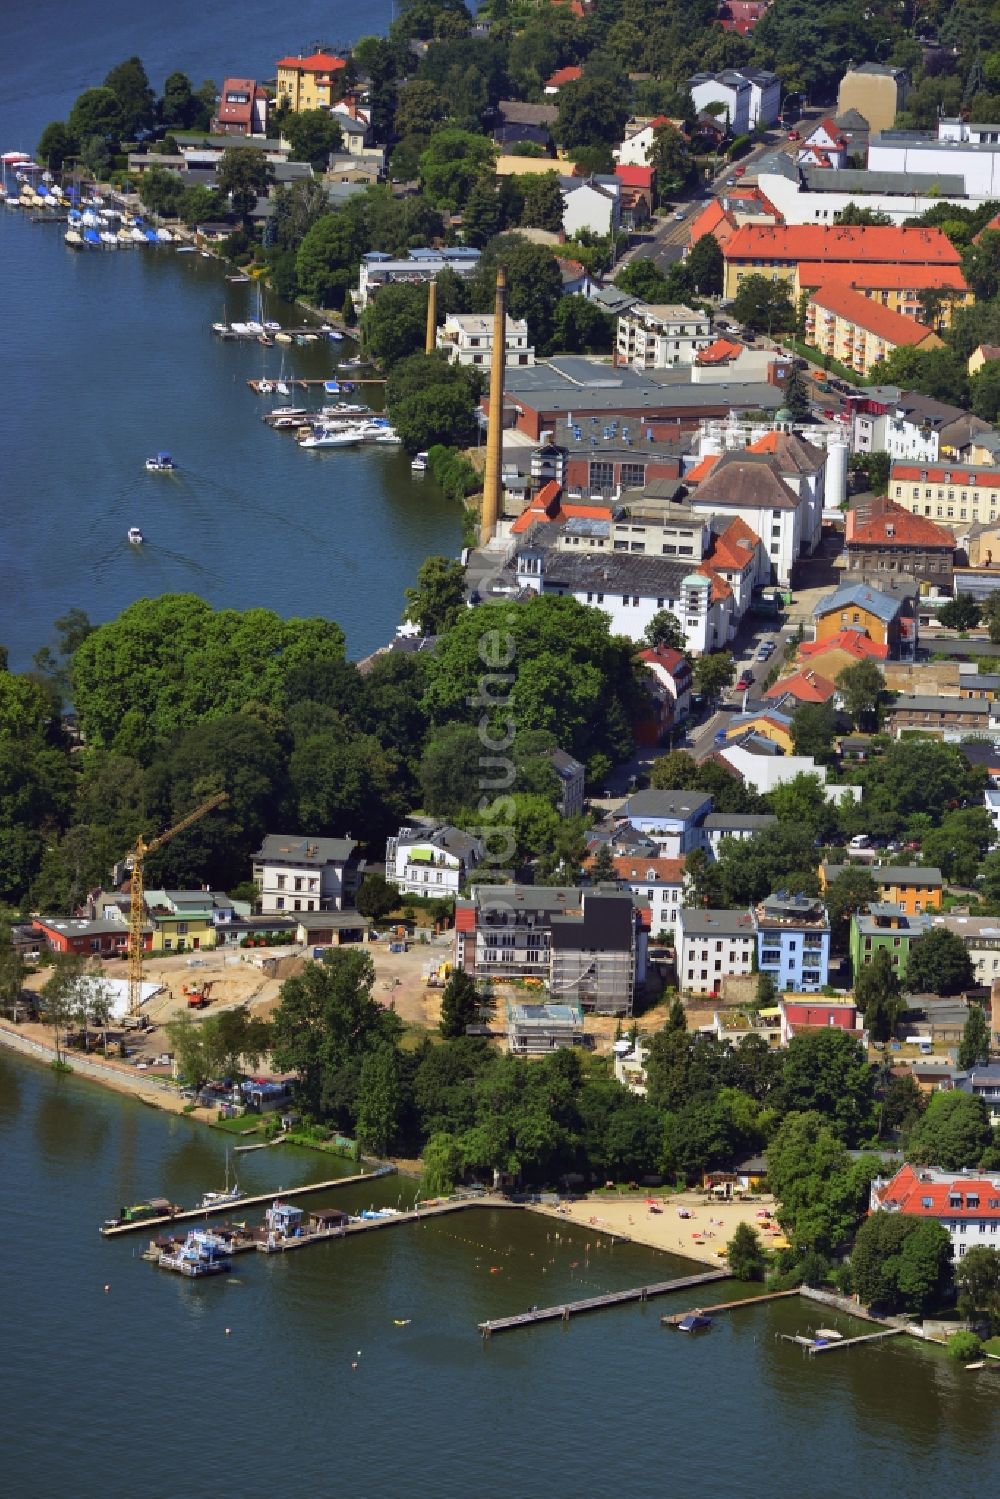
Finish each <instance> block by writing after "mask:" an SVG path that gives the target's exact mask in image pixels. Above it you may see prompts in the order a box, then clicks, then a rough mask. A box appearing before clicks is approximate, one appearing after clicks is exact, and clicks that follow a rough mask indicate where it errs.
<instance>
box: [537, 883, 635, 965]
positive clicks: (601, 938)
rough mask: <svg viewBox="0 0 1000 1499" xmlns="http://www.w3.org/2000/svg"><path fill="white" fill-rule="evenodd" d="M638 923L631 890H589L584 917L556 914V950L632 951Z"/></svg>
mask: <svg viewBox="0 0 1000 1499" xmlns="http://www.w3.org/2000/svg"><path fill="white" fill-rule="evenodd" d="M634 926H635V900H634V898H633V896H632V892H631V891H630V890H609V889H605V888H603V887H601V888H600V889H598V890H587V891H585V892H584V896H583V916H582V918H581V917H580V916H576V915H573V914H571V913H570V912H566V913H560V914H557V915H555V916H553V917H552V947H553V949H554V950H555V951H559V950H560V949H562V950H563V951H567V950H568V951H571V952H578V951H580V950H595V951H601V952H628V950H629V949H630V948H631V946H632V933H633V929H634Z"/></svg>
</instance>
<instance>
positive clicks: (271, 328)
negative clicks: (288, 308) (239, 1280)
mask: <svg viewBox="0 0 1000 1499" xmlns="http://www.w3.org/2000/svg"><path fill="white" fill-rule="evenodd" d="M264 327H265V328H266V329H267V331H268V333H280V332H281V324H280V323H273V322H271V323H265V324H264Z"/></svg>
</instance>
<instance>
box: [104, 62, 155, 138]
mask: <svg viewBox="0 0 1000 1499" xmlns="http://www.w3.org/2000/svg"><path fill="white" fill-rule="evenodd" d="M104 87H105V88H106V89H110V90H111V92H112V93H113V94H114V96H115V98H116V99H117V100H118V103H119V105H120V106H121V112H122V133H123V134H124V135H125V136H126V137H128V138H129V139H134V137H135V136H136V134H137V132H138V131H140V130H148V129H149V128H150V127H151V126H152V125H153V124H154V123H155V121H156V95H155V94H154V93H153V90H152V89H151V88H150V86H149V78H148V77H147V74H146V69H145V68H144V67H143V65H142V61H141V59H140V58H138V57H128V58H126V59H125V61H124V62H120V63H119V64H118V66H117V67H116V68H112V69H111V72H110V73H109V74H108V76H107V78H105V80H104Z"/></svg>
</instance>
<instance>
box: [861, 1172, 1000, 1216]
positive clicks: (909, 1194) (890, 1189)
mask: <svg viewBox="0 0 1000 1499" xmlns="http://www.w3.org/2000/svg"><path fill="white" fill-rule="evenodd" d="M970 1194H971V1195H972V1197H973V1198H977V1199H978V1202H977V1205H976V1206H975V1207H970V1206H969V1196H970ZM953 1196H954V1197H955V1198H956V1199H957V1200H956V1202H955V1203H954V1204H953V1203H952V1201H951V1199H952V1197H953ZM877 1200H878V1203H879V1206H880V1207H888V1208H892V1209H895V1211H896V1212H899V1213H905V1214H906V1216H907V1217H908V1218H911V1217H912V1218H948V1219H960V1220H967V1219H970V1218H971V1219H979V1218H986V1219H990V1220H992V1221H993V1222H997V1221H998V1220H1000V1191H998V1190H997V1187H996V1186H995V1184H994V1183H993V1182H992V1181H990V1179H989V1178H988V1177H972V1176H964V1175H962V1176H959V1175H958V1174H957V1173H956V1175H955V1176H954V1178H953V1179H952V1180H949V1181H940V1180H938V1181H928V1180H927V1179H926V1175H925V1178H924V1180H921V1175H920V1173H919V1172H917V1171H915V1170H914V1168H913V1167H912V1166H900V1168H899V1170H898V1171H897V1172H896V1175H895V1176H894V1177H893V1178H892V1181H891V1182H889V1183H888V1184H887V1185H886V1186H885V1187H883V1188H882V1190H881V1191H880V1192H879V1193H878V1194H877Z"/></svg>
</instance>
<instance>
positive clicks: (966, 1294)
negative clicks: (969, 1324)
mask: <svg viewBox="0 0 1000 1499" xmlns="http://www.w3.org/2000/svg"><path fill="white" fill-rule="evenodd" d="M955 1284H956V1286H957V1287H958V1311H959V1315H960V1316H962V1317H968V1319H969V1320H970V1321H975V1322H985V1323H986V1324H987V1326H988V1327H989V1330H990V1334H991V1335H992V1336H995V1335H996V1334H997V1333H998V1332H1000V1254H998V1253H997V1251H996V1250H995V1249H989V1248H987V1246H986V1245H985V1244H974V1245H973V1246H972V1247H971V1248H970V1249H967V1250H966V1252H965V1254H964V1255H963V1256H962V1258H961V1259H960V1260H959V1262H958V1264H957V1265H956V1267H955Z"/></svg>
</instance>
